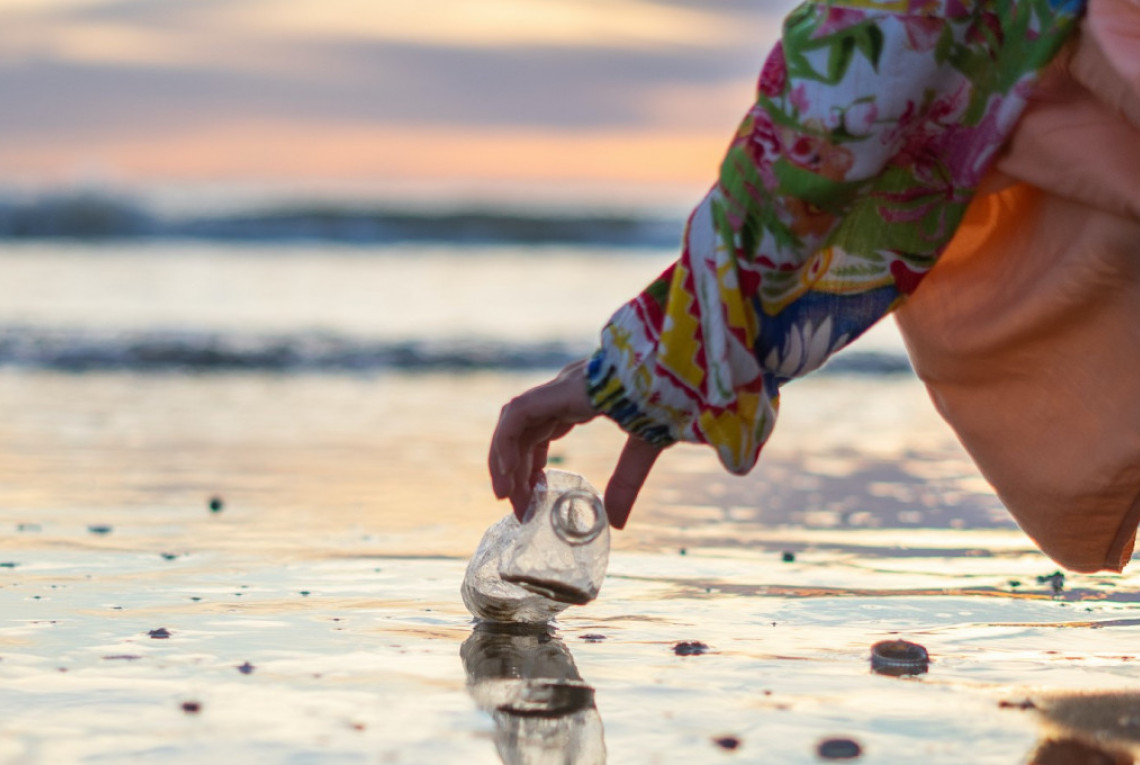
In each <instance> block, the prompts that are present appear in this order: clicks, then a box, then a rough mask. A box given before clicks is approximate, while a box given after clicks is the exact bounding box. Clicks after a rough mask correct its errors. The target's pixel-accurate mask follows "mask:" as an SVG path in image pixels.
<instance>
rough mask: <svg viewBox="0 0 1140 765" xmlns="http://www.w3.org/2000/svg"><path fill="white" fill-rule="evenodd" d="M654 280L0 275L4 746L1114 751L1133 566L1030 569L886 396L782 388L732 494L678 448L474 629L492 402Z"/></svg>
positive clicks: (225, 759) (658, 754)
mask: <svg viewBox="0 0 1140 765" xmlns="http://www.w3.org/2000/svg"><path fill="white" fill-rule="evenodd" d="M669 257H670V254H669V253H667V252H662V253H648V254H646V253H640V254H638V253H633V254H629V253H622V252H612V253H611V252H596V251H580V250H550V251H545V252H543V253H541V254H539V255H529V254H525V253H523V252H521V251H508V250H503V249H502V248H498V249H495V248H491V249H489V250H466V251H459V252H457V253H453V254H451V255H448V254H446V253H444V252H442V251H437V250H431V251H422V252H418V253H417V256H416V257H414V258H411V257H407V253H405V252H402V251H401V252H392V251H388V250H377V251H369V250H357V249H340V250H337V249H328V248H316V247H313V248H307V249H306V248H296V249H294V250H290V251H288V252H285V253H283V254H274V255H272V256H270V255H269V254H268V253H267V252H266V251H265V250H264V249H262V248H248V247H245V248H243V247H236V246H234V247H228V248H226V247H218V246H211V247H190V246H188V245H183V244H178V245H173V244H172V245H163V246H157V245H143V246H138V247H135V248H134V249H132V248H130V247H127V248H117V249H115V250H114V251H110V250H90V251H88V250H84V249H83V248H82V247H79V246H72V247H48V246H41V245H37V246H30V247H25V248H17V247H9V248H7V249H6V250H5V251H3V252H0V268H2V269H3V272H4V273H5V274H6V275H7V276H8V277H9V278H8V279H7V280H6V281H5V282H4V284H3V285H2V288H0V329H3V334H2V335H0V340H2V342H0V359H3V360H4V361H5V366H4V367H3V369H2V370H0V415H2V416H0V476H3V480H0V762H2V763H4V765H39V764H41V763H42V764H44V765H67V764H69V763H127V762H163V763H195V764H197V763H202V762H212V763H219V764H220V763H249V762H258V763H290V764H293V763H321V764H322V765H323V764H324V763H341V762H344V763H377V762H380V763H408V764H410V765H411V764H415V765H418V764H419V763H425V762H438V763H496V762H505V763H577V764H578V765H584V764H585V763H599V762H603V761H604V762H609V763H682V762H683V763H692V762H702V763H703V762H712V763H716V762H722V761H723V762H742V763H744V762H748V763H751V762H778V763H815V762H821V761H826V760H825V759H821V751H822V752H823V753H824V754H843V753H844V752H846V753H848V754H851V753H853V752H856V751H857V752H858V754H859V758H858V761H861V762H868V763H890V764H891V765H895V764H897V763H909V762H923V763H948V764H949V763H955V764H957V763H963V762H970V763H995V764H996V763H1002V764H1003V765H1004V764H1006V763H1029V762H1038V763H1069V762H1077V761H1081V760H1074V759H1072V758H1073V757H1074V756H1075V755H1073V754H1072V752H1073V751H1074V750H1073V748H1072V747H1075V746H1083V745H1084V744H1075V743H1073V742H1074V741H1080V742H1085V743H1086V744H1087V743H1093V744H1096V745H1097V746H1098V747H1100V748H1101V749H1102V750H1108V751H1111V752H1114V753H1116V754H1115V755H1114V756H1117V759H1115V760H1088V761H1089V762H1100V761H1105V762H1109V761H1111V762H1114V763H1116V762H1130V761H1131V758H1132V756H1133V755H1134V754H1135V752H1136V751H1137V743H1136V742H1137V740H1138V737H1140V734H1138V731H1140V726H1138V724H1137V723H1136V721H1137V720H1138V719H1140V715H1138V713H1137V712H1136V710H1137V709H1138V708H1140V706H1138V702H1137V701H1136V697H1135V696H1134V695H1129V694H1134V693H1135V688H1136V678H1137V668H1136V660H1135V654H1134V652H1133V650H1132V644H1133V642H1134V641H1133V640H1132V639H1131V638H1132V635H1133V633H1134V632H1135V631H1136V629H1137V625H1140V579H1138V578H1137V574H1136V573H1135V572H1133V571H1129V572H1128V573H1126V574H1125V575H1124V576H1113V575H1104V576H1068V577H1065V578H1064V580H1063V582H1062V581H1060V580H1059V579H1056V578H1050V575H1051V574H1053V573H1054V572H1055V571H1056V566H1055V565H1054V564H1052V563H1051V562H1050V561H1049V560H1048V559H1047V558H1045V557H1044V556H1042V555H1041V554H1040V553H1038V552H1036V551H1034V549H1033V548H1032V546H1031V544H1030V543H1029V541H1028V540H1027V539H1026V538H1025V536H1024V535H1023V534H1022V533H1021V532H1020V531H1019V530H1018V529H1017V528H1016V527H1015V526H1014V525H1013V523H1012V522H1011V521H1010V519H1009V517H1008V515H1007V514H1006V513H1005V511H1004V509H1003V508H1002V507H1001V505H1000V503H999V502H998V500H997V499H996V498H995V497H994V496H993V493H992V491H991V490H990V488H989V487H988V485H987V484H986V482H985V481H984V480H983V479H982V478H981V477H980V476H979V475H978V473H977V471H976V470H975V468H974V467H973V466H972V464H971V463H970V461H969V460H968V459H967V457H966V456H965V455H964V454H963V452H962V450H961V448H960V447H959V446H958V445H957V443H956V441H955V439H954V438H953V436H952V434H951V433H950V432H949V431H948V430H947V428H946V427H945V426H944V425H943V424H942V423H941V421H939V420H938V418H937V416H936V415H935V413H934V411H933V408H932V407H931V405H930V403H929V401H928V400H927V397H926V394H925V392H924V391H923V389H922V387H921V385H919V384H918V382H917V380H915V379H914V377H913V376H912V375H909V374H906V373H901V374H900V373H898V372H892V371H889V370H888V371H887V372H883V373H877V372H874V371H872V372H871V373H864V374H838V373H826V371H825V373H822V374H820V375H817V376H813V377H812V378H810V379H808V380H804V381H802V382H799V383H797V384H796V385H794V386H790V387H789V388H788V389H787V390H786V391H785V393H784V396H783V406H782V412H781V422H780V424H779V425H778V428H777V432H776V435H775V437H774V438H773V440H772V442H771V443H770V445H769V446H768V447H767V449H766V451H765V454H764V456H763V459H762V461H761V464H760V466H759V468H758V469H757V470H756V471H754V472H753V473H752V474H751V475H749V476H748V477H745V478H734V477H732V476H729V475H728V474H726V473H725V472H724V471H723V470H721V468H720V467H719V465H717V464H716V461H715V459H714V458H713V456H712V455H711V453H706V452H705V451H704V450H701V449H699V448H695V447H677V448H675V449H672V450H670V451H669V452H668V453H667V454H666V455H665V456H664V457H663V458H662V460H661V462H660V463H659V466H658V468H657V470H656V471H655V473H654V475H653V476H652V477H651V480H650V482H649V484H648V486H647V487H646V490H645V494H644V496H643V498H642V500H641V502H640V504H639V506H638V508H637V509H636V511H635V515H634V517H633V518H632V520H631V523H630V525H629V527H628V528H627V529H626V530H625V531H623V532H621V533H617V534H615V535H614V538H613V552H612V555H611V561H610V567H609V572H608V576H607V578H606V580H605V582H604V585H603V587H602V591H601V595H600V597H599V598H598V599H597V600H596V601H594V602H593V603H590V604H589V605H587V606H584V607H575V608H571V609H570V610H568V611H566V612H565V613H564V614H563V615H562V616H561V617H560V618H559V620H558V622H557V624H556V625H554V626H553V627H552V629H551V630H550V631H549V632H546V633H541V634H521V635H515V634H507V635H501V634H496V633H488V632H486V631H482V630H476V629H475V627H474V624H473V622H472V619H471V617H470V615H469V614H468V613H467V612H466V611H465V609H464V607H463V604H462V602H461V600H460V596H459V585H460V582H461V580H462V576H463V572H464V568H465V566H466V560H467V558H468V556H470V555H471V554H472V552H473V551H474V549H475V547H476V545H477V544H478V542H479V539H480V537H481V535H482V533H483V531H484V529H486V528H487V527H488V526H489V525H491V524H492V523H494V522H495V521H496V520H497V519H498V518H500V517H501V516H502V515H503V514H504V513H505V512H506V508H505V506H503V505H502V504H500V503H498V502H496V501H495V500H494V498H493V496H492V495H491V491H490V487H489V485H488V479H487V477H486V473H485V468H484V460H485V455H486V448H487V442H488V439H489V435H490V432H491V429H492V427H493V424H494V422H495V420H496V418H497V416H498V411H499V407H500V406H501V404H502V403H503V402H504V401H505V400H506V399H507V398H509V397H510V396H511V395H513V394H515V393H517V392H518V391H520V390H522V389H524V388H525V387H527V386H529V385H531V384H533V383H535V382H537V381H539V380H541V379H543V378H544V377H545V376H546V375H547V374H549V371H548V369H546V368H542V364H545V363H548V362H547V361H545V359H546V358H547V356H545V355H543V354H545V353H546V352H545V351H541V349H540V351H535V350H534V347H535V346H534V345H533V343H534V342H538V343H555V344H560V345H561V346H562V347H568V348H577V347H588V344H589V342H590V337H591V333H593V332H594V331H596V325H597V324H598V323H599V322H600V321H602V320H604V310H605V307H606V306H612V305H615V304H616V303H617V302H618V301H619V300H620V299H621V298H622V296H624V295H626V294H628V293H629V292H631V291H633V290H635V289H637V286H638V284H639V283H640V280H641V279H642V278H643V275H644V274H646V273H652V272H654V271H655V270H656V268H658V267H659V266H660V265H661V264H662V263H665V262H667V260H668V258H669ZM597 273H605V274H607V275H610V277H611V278H609V279H607V280H599V279H598V278H597V277H596V274H597ZM267 274H268V276H267ZM393 275H395V276H397V277H398V278H397V279H395V280H394V281H393ZM144 276H145V278H143V277H144ZM267 278H268V279H270V280H271V283H272V285H273V288H272V289H267V288H266V284H267V281H266V279H267ZM440 284H447V285H452V287H451V288H449V289H448V290H447V291H446V293H445V294H446V301H443V302H441V299H440V295H439V294H438V290H437V289H436V288H437V286H438V285H440ZM470 284H474V285H475V286H476V288H472V289H460V288H459V287H461V286H463V285H470ZM536 284H537V285H563V286H564V287H565V289H562V290H555V291H554V292H553V295H554V296H553V297H551V298H550V299H547V300H545V301H544V300H543V299H542V292H541V290H540V291H538V292H537V293H536V292H535V290H534V287H533V285H536ZM367 285H376V286H375V288H374V289H368V288H366V286H367ZM519 294H524V295H528V296H529V297H528V298H527V299H526V300H514V299H513V298H514V296H516V295H519ZM583 296H585V297H583ZM433 301H434V302H433ZM442 305H446V307H447V311H450V312H451V313H450V314H447V313H444V312H441V311H440V310H436V308H435V306H442ZM448 315H450V316H454V317H457V318H455V319H454V320H452V321H443V320H442V319H441V318H440V317H441V316H448ZM432 317H435V320H434V321H433V320H431V319H432ZM464 317H470V318H469V319H467V320H464ZM890 331H891V330H890V328H889V327H887V328H885V330H884V332H885V334H882V335H880V336H879V337H877V338H876V337H870V338H866V339H865V340H862V341H860V344H859V347H858V348H856V349H853V351H854V352H860V349H863V350H866V349H868V348H870V349H871V350H872V351H875V352H880V351H886V352H890V353H895V354H896V355H897V354H898V353H899V352H900V347H899V346H898V340H897V336H896V337H894V338H893V339H892V337H891V335H890ZM203 332H209V333H215V334H202V333H203ZM258 333H262V334H258ZM265 333H268V334H269V335H271V338H270V340H271V341H266V340H261V339H258V338H261V337H263V336H264V335H265ZM314 333H319V334H314ZM330 336H331V337H332V338H333V340H328V339H327V338H328V337H330ZM203 338H204V339H203ZM314 338H316V339H314ZM465 338H470V339H465ZM318 341H319V342H318ZM321 343H324V344H323V345H321ZM370 343H371V344H373V345H369V344H370ZM392 343H397V345H391V344H392ZM440 343H444V344H447V345H448V347H449V348H451V349H452V350H449V351H448V353H451V354H453V355H454V354H459V355H458V356H457V357H456V358H458V359H459V362H461V363H459V364H458V366H457V362H454V361H447V358H451V357H432V356H431V353H434V352H435V351H433V350H432V349H434V348H436V347H437V346H438V345H439V344H440ZM512 343H514V345H512ZM314 344H316V346H317V347H318V349H323V348H330V347H331V348H333V349H334V350H335V351H336V353H339V354H340V355H339V356H338V355H336V353H334V354H333V356H332V357H331V358H332V361H331V362H329V361H328V358H329V357H328V356H327V355H326V356H321V355H320V354H314V353H313V352H311V350H310V349H311V348H312V347H314ZM376 344H379V345H376ZM386 344H387V345H386ZM488 344H489V345H488ZM376 347H379V348H380V349H381V350H382V351H383V352H382V353H380V355H379V356H378V357H377V358H379V359H380V360H379V361H377V362H374V363H373V362H369V363H370V364H371V366H368V365H364V366H358V367H352V366H351V365H350V364H348V362H352V363H357V361H359V359H360V358H362V357H363V358H366V359H367V358H372V357H369V356H368V354H369V353H373V350H374V348H376ZM486 347H490V348H492V349H494V348H500V349H501V348H505V349H506V352H507V354H506V355H507V356H510V358H520V359H523V361H524V362H525V363H526V364H531V363H533V364H537V367H536V368H535V369H534V370H533V371H518V370H516V369H514V368H513V367H511V366H509V365H503V364H500V365H499V366H498V367H496V366H495V365H494V364H493V363H492V364H490V365H488V364H487V363H485V361H484V360H485V358H486V357H487V356H486V354H487V353H488V352H487V351H486V350H484V349H485V348H486ZM281 348H284V350H280V349H281ZM219 349H220V350H219ZM336 349H340V350H336ZM393 349H394V350H393ZM409 349H410V350H409ZM324 352H325V351H321V353H324ZM396 352H398V353H396ZM385 353H387V354H389V356H390V355H391V354H393V353H395V358H397V360H398V359H400V358H406V357H408V354H409V353H411V356H412V359H413V361H415V360H416V359H420V360H422V359H424V358H427V359H428V360H429V361H430V360H431V359H432V358H437V359H438V358H443V359H444V362H446V364H445V366H446V365H447V364H450V365H451V366H450V367H448V368H444V369H439V370H437V371H431V370H424V369H422V368H421V367H420V366H416V367H413V366H409V365H408V364H406V363H405V364H404V365H403V366H400V364H399V363H395V364H394V363H393V362H391V361H390V360H386V359H389V356H385V355H384V354H385ZM463 353H467V354H468V355H467V356H466V357H465V356H463V355H462V354H463ZM491 353H492V355H491V358H492V360H493V359H494V353H498V352H497V351H492V352H491ZM400 354H403V355H400ZM416 354H419V355H418V356H417V355H416ZM511 354H513V355H511ZM280 358H284V359H285V362H283V363H278V362H277V361H274V360H275V359H280ZM290 359H293V361H290ZM464 359H467V361H464ZM528 359H530V361H527V360H528ZM401 363H402V362H401ZM416 363H417V364H419V363H420V362H419V361H416ZM433 363H434V362H433ZM511 363H514V362H511ZM156 365H157V366H156ZM421 366H422V365H421ZM621 441H622V438H621V436H620V434H619V433H618V432H617V430H616V428H614V427H612V426H611V425H609V424H607V423H598V424H596V425H593V426H591V427H589V428H585V429H581V430H579V431H576V432H575V433H574V434H572V435H571V436H570V437H569V438H567V439H565V440H564V441H563V442H560V443H559V445H558V446H557V448H556V450H555V451H554V453H553V457H554V459H555V460H556V461H557V463H558V466H559V467H561V468H564V469H567V470H573V471H576V472H579V473H582V474H584V475H586V476H587V477H588V478H589V479H590V480H592V481H594V482H595V483H597V484H601V483H603V482H604V481H605V478H606V476H607V474H608V470H609V469H610V467H611V465H612V461H613V459H614V457H615V455H616V454H617V450H618V448H619V446H620V444H621ZM214 500H216V501H214ZM212 501H213V507H211V503H212ZM1054 584H1056V585H1057V586H1058V587H1057V588H1055V587H1054ZM900 638H901V639H905V640H909V641H912V642H915V643H918V644H921V645H923V646H925V647H926V649H927V650H928V652H929V655H930V657H931V663H930V665H929V671H928V672H927V673H925V674H921V675H917V676H913V677H890V676H882V675H878V674H874V673H872V672H871V668H870V663H869V656H870V650H871V646H872V645H873V644H874V643H876V642H878V641H881V640H887V639H900ZM686 643H687V644H690V645H689V646H688V648H687V649H686V648H684V647H682V649H681V652H680V654H679V653H678V652H677V650H678V649H677V646H678V644H686ZM696 644H701V645H699V646H698V645H696ZM702 646H703V647H702ZM1090 694H1092V696H1091V697H1090ZM832 739H835V740H836V741H835V742H833V743H831V744H827V743H826V742H827V741H829V740H832ZM1050 742H1052V743H1050ZM821 746H822V747H823V749H822V750H821ZM829 747H830V748H829ZM853 747H855V748H853ZM1058 752H1059V754H1058ZM1035 753H1036V754H1035ZM1050 758H1052V759H1050ZM1058 758H1060V759H1058ZM1066 758H1069V759H1066Z"/></svg>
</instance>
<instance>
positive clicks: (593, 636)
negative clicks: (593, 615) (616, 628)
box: [582, 632, 606, 643]
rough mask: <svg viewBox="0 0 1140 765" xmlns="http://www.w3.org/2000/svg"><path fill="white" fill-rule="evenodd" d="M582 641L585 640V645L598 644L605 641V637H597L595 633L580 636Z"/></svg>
mask: <svg viewBox="0 0 1140 765" xmlns="http://www.w3.org/2000/svg"><path fill="white" fill-rule="evenodd" d="M582 639H583V640H585V641H586V642H587V643H600V642H602V641H603V640H605V639H606V636H605V635H599V634H597V633H595V632H591V633H589V634H588V635H582Z"/></svg>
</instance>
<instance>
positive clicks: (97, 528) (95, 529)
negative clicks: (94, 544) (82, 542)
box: [87, 526, 111, 534]
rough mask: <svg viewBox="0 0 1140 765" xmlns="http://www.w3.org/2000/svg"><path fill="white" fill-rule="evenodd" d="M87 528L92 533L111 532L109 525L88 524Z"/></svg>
mask: <svg viewBox="0 0 1140 765" xmlns="http://www.w3.org/2000/svg"><path fill="white" fill-rule="evenodd" d="M87 530H88V531H90V532H91V533H92V534H110V533H111V527H110V526H88V527H87Z"/></svg>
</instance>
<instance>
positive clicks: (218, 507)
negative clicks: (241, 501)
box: [210, 496, 226, 513]
mask: <svg viewBox="0 0 1140 765" xmlns="http://www.w3.org/2000/svg"><path fill="white" fill-rule="evenodd" d="M225 507H226V503H225V501H224V500H223V499H222V498H221V497H217V496H215V497H210V512H211V513H220V512H222V510H224V509H225Z"/></svg>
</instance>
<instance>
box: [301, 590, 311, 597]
mask: <svg viewBox="0 0 1140 765" xmlns="http://www.w3.org/2000/svg"><path fill="white" fill-rule="evenodd" d="M309 594H310V593H309V591H308V590H301V596H302V597H305V598H307V597H309Z"/></svg>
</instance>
